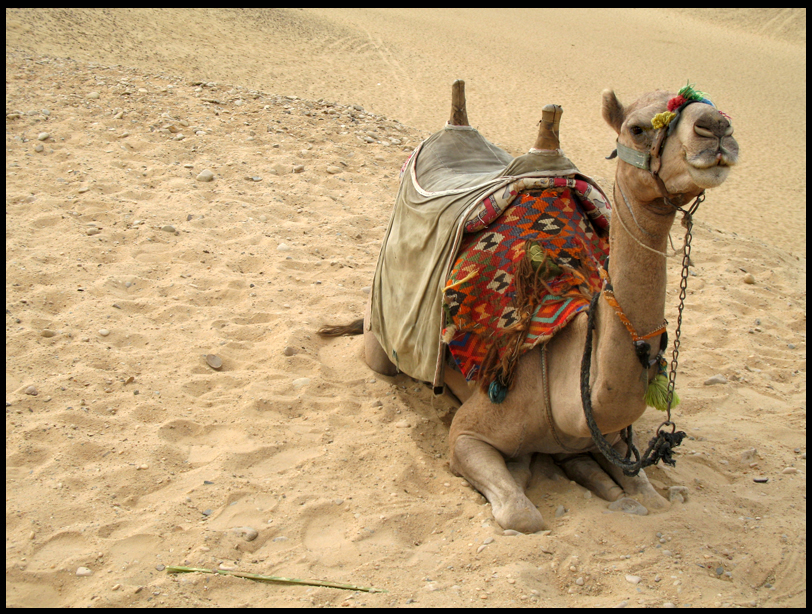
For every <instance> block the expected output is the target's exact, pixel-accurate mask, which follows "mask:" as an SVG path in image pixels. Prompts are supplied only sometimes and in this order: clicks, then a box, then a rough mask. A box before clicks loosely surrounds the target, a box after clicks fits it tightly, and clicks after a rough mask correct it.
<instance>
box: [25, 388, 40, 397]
mask: <svg viewBox="0 0 812 614" xmlns="http://www.w3.org/2000/svg"><path fill="white" fill-rule="evenodd" d="M23 392H24V393H25V394H30V395H31V396H32V397H35V396H37V395H38V394H39V391H38V390H37V389H36V388H35V387H34V386H28V387H27V388H26V389H25V390H23Z"/></svg>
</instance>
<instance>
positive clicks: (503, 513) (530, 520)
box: [491, 493, 544, 533]
mask: <svg viewBox="0 0 812 614" xmlns="http://www.w3.org/2000/svg"><path fill="white" fill-rule="evenodd" d="M491 510H492V511H493V517H494V519H495V520H496V522H498V523H499V526H500V527H502V528H503V529H513V530H514V531H518V532H519V533H535V532H536V531H541V530H542V529H543V528H544V518H542V516H541V512H540V511H538V509H537V508H536V506H535V505H533V502H532V501H531V500H530V499H528V498H527V497H526V496H525V494H524V493H520V494H518V495H516V497H515V498H512V499H510V500H508V501H504V502H496V503H494V502H491Z"/></svg>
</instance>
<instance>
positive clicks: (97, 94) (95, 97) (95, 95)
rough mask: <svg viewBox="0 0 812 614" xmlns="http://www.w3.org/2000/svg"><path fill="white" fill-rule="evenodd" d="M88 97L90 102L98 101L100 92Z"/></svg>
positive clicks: (91, 93) (90, 94)
mask: <svg viewBox="0 0 812 614" xmlns="http://www.w3.org/2000/svg"><path fill="white" fill-rule="evenodd" d="M87 97H88V98H90V100H98V99H99V92H90V93H89V94H88V95H87Z"/></svg>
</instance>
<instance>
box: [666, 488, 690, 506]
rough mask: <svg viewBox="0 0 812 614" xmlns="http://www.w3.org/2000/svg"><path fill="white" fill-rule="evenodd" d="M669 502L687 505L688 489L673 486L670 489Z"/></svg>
mask: <svg viewBox="0 0 812 614" xmlns="http://www.w3.org/2000/svg"><path fill="white" fill-rule="evenodd" d="M668 500H669V501H679V502H680V503H685V502H686V501H688V487H687V486H671V487H670V488H669V489H668Z"/></svg>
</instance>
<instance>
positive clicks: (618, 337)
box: [592, 182, 674, 432]
mask: <svg viewBox="0 0 812 614" xmlns="http://www.w3.org/2000/svg"><path fill="white" fill-rule="evenodd" d="M624 192H626V197H627V198H628V199H629V200H628V206H627V204H626V202H625V201H624V197H623V195H622V194H621V191H620V189H619V187H618V185H617V182H616V184H615V191H614V196H615V209H614V211H613V212H612V223H611V226H610V231H609V245H610V248H609V279H610V281H611V283H612V286H613V288H614V294H615V298H616V299H617V302H618V303H619V304H620V307H621V309H622V310H623V312H624V313H625V314H626V317H627V318H628V319H629V321H630V322H631V323H632V326H633V327H634V328H635V330H636V331H637V334H638V335H640V336H643V335H647V334H648V333H650V332H652V331H654V330H656V329H657V328H659V327H660V325H661V324H662V322H663V318H664V313H665V287H666V259H665V257H664V256H662V255H661V254H658V253H655V252H654V251H651V250H650V249H646V248H645V247H643V246H642V245H641V243H642V244H644V245H646V246H648V247H650V248H652V249H654V250H657V251H658V252H665V250H666V247H667V243H668V231H669V230H670V228H671V224H672V223H673V221H674V214H670V215H666V216H662V215H658V214H657V213H654V212H652V211H650V210H647V209H646V208H645V207H642V206H641V205H640V203H637V202H635V201H634V200H633V196H632V195H630V194H629V193H628V190H627V189H625V188H624ZM632 212H633V213H632ZM618 217H620V218H622V220H621V219H617V218H618ZM621 221H622V222H623V223H625V226H626V228H627V229H628V231H627V230H625V229H624V228H623V225H622V224H621ZM641 227H642V229H641ZM631 235H633V236H634V238H633V237H632V236H631ZM635 239H637V240H635ZM638 241H639V242H638ZM598 305H599V306H598V312H597V316H596V324H595V334H596V350H595V352H596V354H595V361H594V367H593V369H594V371H593V372H595V371H596V375H597V377H596V379H595V381H594V384H593V388H592V393H593V397H592V398H593V406H594V411H595V418H596V420H597V423H598V426H599V427H601V430H602V431H604V432H612V431H615V430H618V429H621V428H623V427H625V426H628V425H629V424H632V423H633V422H634V421H635V420H637V418H639V417H640V416H641V415H642V414H643V412H644V411H645V403H644V401H643V397H644V394H645V390H646V383H644V382H643V381H641V374H642V371H643V367H642V365H641V363H640V360H639V359H638V358H637V355H636V354H635V351H634V346H633V343H632V338H631V335H630V334H629V331H628V330H627V329H626V327H625V326H624V325H623V323H622V322H621V320H620V318H619V317H618V315H617V313H616V312H615V310H614V309H612V307H610V306H609V304H608V303H607V302H606V300H605V299H603V298H601V300H600V301H599V302H598ZM648 341H649V343H650V344H651V347H652V356H653V355H654V354H656V352H657V351H658V349H659V343H660V338H659V337H653V338H651V339H649V340H648Z"/></svg>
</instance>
